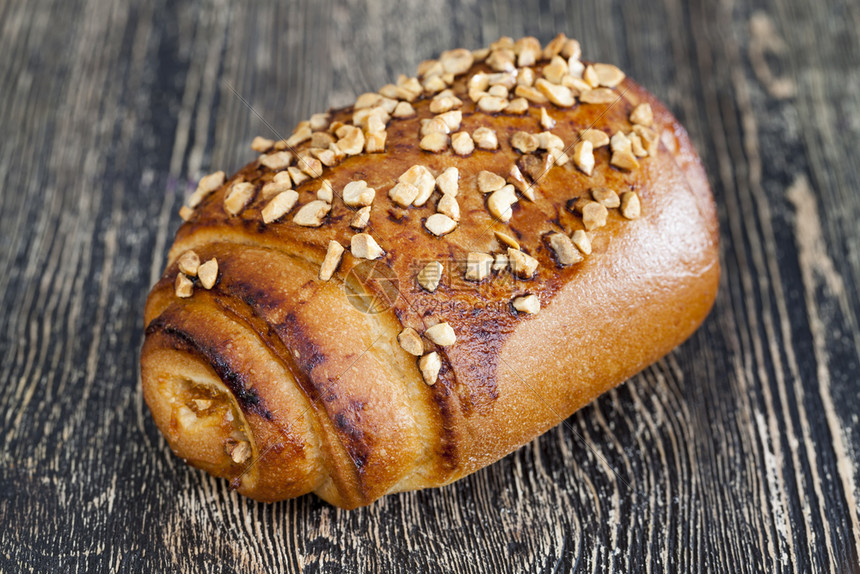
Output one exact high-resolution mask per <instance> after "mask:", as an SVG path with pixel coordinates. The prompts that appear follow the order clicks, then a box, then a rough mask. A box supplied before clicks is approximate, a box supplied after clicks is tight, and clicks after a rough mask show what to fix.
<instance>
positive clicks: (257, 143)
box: [251, 136, 275, 153]
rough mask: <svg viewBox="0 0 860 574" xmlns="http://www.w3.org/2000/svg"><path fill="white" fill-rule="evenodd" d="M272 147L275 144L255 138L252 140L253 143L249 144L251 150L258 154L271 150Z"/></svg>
mask: <svg viewBox="0 0 860 574" xmlns="http://www.w3.org/2000/svg"><path fill="white" fill-rule="evenodd" d="M274 145H275V142H274V141H273V140H270V139H268V138H264V137H260V136H257V137H255V138H254V141H252V142H251V149H252V150H254V151H258V152H260V153H265V152H267V151H269V150H270V149H272V146H274Z"/></svg>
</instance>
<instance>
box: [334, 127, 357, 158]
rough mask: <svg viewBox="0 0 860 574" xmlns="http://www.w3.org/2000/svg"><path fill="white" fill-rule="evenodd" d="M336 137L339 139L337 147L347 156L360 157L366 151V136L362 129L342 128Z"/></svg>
mask: <svg viewBox="0 0 860 574" xmlns="http://www.w3.org/2000/svg"><path fill="white" fill-rule="evenodd" d="M335 135H337V137H338V138H339V139H338V141H337V147H338V148H340V149H341V150H342V151H343V153H345V154H346V155H358V154H360V153H361V151H362V150H363V149H364V134H363V133H362V131H361V128H357V127H355V126H341V127H340V128H338V130H337V132H336V134H335Z"/></svg>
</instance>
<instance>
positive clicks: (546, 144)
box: [537, 132, 564, 149]
mask: <svg viewBox="0 0 860 574" xmlns="http://www.w3.org/2000/svg"><path fill="white" fill-rule="evenodd" d="M537 139H538V147H540V148H541V149H549V148H552V147H554V148H558V149H564V141H563V140H562V139H561V138H560V137H558V136H557V135H555V134H554V133H552V132H541V133H539V134H538V135H537Z"/></svg>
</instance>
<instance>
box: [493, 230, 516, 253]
mask: <svg viewBox="0 0 860 574" xmlns="http://www.w3.org/2000/svg"><path fill="white" fill-rule="evenodd" d="M493 233H494V234H495V235H496V239H498V240H499V243H501V244H503V245H507V246H508V247H513V248H514V249H519V248H520V244H519V243H518V242H517V240H516V239H514V238H513V237H511V236H510V235H508V234H507V233H505V232H503V231H498V230H494V231H493Z"/></svg>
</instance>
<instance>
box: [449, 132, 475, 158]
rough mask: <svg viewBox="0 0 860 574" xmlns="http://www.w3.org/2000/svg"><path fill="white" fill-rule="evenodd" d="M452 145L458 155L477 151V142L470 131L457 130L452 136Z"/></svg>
mask: <svg viewBox="0 0 860 574" xmlns="http://www.w3.org/2000/svg"><path fill="white" fill-rule="evenodd" d="M451 147H452V148H453V149H454V153H456V154H457V155H463V156H466V155H469V154H470V153H472V152H473V151H475V142H474V141H472V136H470V135H469V132H457V133H455V134H454V135H452V136H451Z"/></svg>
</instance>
